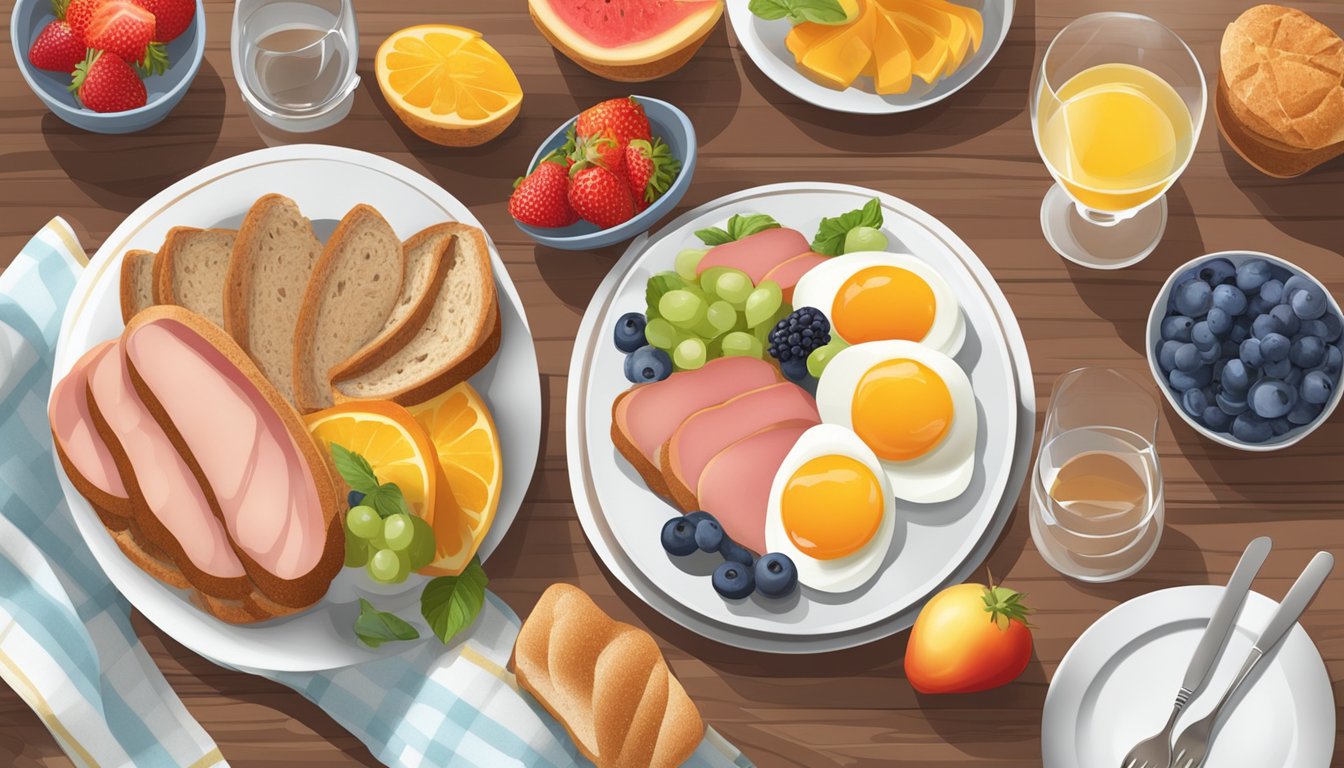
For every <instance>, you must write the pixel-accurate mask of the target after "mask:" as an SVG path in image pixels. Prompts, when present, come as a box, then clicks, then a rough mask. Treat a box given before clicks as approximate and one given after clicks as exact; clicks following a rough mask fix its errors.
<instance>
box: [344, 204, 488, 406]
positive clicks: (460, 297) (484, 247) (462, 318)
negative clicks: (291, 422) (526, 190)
mask: <svg viewBox="0 0 1344 768" xmlns="http://www.w3.org/2000/svg"><path fill="white" fill-rule="evenodd" d="M445 241H450V246H449V247H450V256H447V257H446V258H450V260H451V262H452V263H451V266H450V268H449V271H448V274H447V276H446V277H445V278H444V279H443V284H442V286H441V287H440V288H439V292H438V295H437V297H436V299H435V302H434V306H433V308H432V309H431V310H430V311H429V313H428V316H427V317H426V318H425V321H424V323H423V324H422V325H421V326H420V328H419V330H418V331H417V332H416V333H415V335H414V336H413V337H412V338H411V339H410V340H409V341H408V342H406V344H404V345H403V346H401V347H400V348H396V349H393V348H392V345H383V346H382V347H380V348H378V349H377V350H374V351H371V352H370V353H369V354H365V355H363V356H358V357H356V358H355V359H351V360H349V361H347V362H346V363H345V364H343V365H342V366H340V367H339V368H337V369H336V370H334V371H333V372H332V377H331V379H332V392H331V394H332V397H333V398H334V399H335V400H336V401H337V402H345V401H348V400H367V399H384V400H392V401H394V402H397V403H400V404H402V405H414V404H416V403H421V402H424V401H426V400H430V399H432V398H433V397H434V396H436V395H438V394H440V393H442V392H445V391H447V390H448V389H449V388H451V387H453V386H455V385H457V384H458V383H460V382H463V381H466V380H467V379H468V378H470V377H471V376H472V375H473V374H475V373H476V372H477V371H479V370H481V369H482V368H484V367H485V364H486V363H488V362H490V358H492V357H494V355H495V352H496V351H498V350H499V339H500V331H501V320H500V314H499V301H498V297H497V295H496V293H495V280H494V272H493V270H492V268H491V266H490V246H489V244H488V243H487V242H486V239H485V233H483V232H481V230H479V229H477V228H476V227H472V226H469V225H466V224H461V223H458V222H448V223H444V224H439V225H436V226H433V227H430V228H429V229H426V230H425V231H423V232H421V233H419V234H417V235H416V236H415V237H413V238H411V240H410V241H409V242H408V245H410V244H413V243H421V244H424V245H425V246H426V247H430V246H429V245H428V244H431V243H435V242H445Z"/></svg>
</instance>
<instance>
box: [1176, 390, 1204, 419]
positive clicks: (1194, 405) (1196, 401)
mask: <svg viewBox="0 0 1344 768" xmlns="http://www.w3.org/2000/svg"><path fill="white" fill-rule="evenodd" d="M1181 407H1182V408H1184V409H1185V412H1186V413H1188V414H1190V415H1191V416H1194V417H1196V418H1198V417H1199V415H1200V414H1201V413H1203V412H1204V409H1205V408H1208V407H1209V394H1208V393H1207V392H1205V391H1204V390H1202V389H1187V390H1185V392H1184V393H1182V395H1181Z"/></svg>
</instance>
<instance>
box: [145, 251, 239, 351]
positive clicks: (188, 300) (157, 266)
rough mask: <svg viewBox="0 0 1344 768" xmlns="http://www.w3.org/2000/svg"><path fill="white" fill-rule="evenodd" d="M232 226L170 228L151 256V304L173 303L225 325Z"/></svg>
mask: <svg viewBox="0 0 1344 768" xmlns="http://www.w3.org/2000/svg"><path fill="white" fill-rule="evenodd" d="M237 235H238V233H237V232H235V231H234V230H232V229H196V228H195V227H173V228H172V229H170V230H169V231H168V237H166V238H165V239H164V241H163V247H162V248H160V249H159V253H158V255H157V256H155V258H154V303H155V304H176V305H178V306H179V307H185V308H187V309H189V310H191V311H192V312H195V313H196V314H198V315H200V316H201V317H204V318H205V319H206V320H209V321H210V322H212V323H214V324H215V325H218V326H221V327H222V326H223V325H224V285H225V282H226V280H227V279H228V272H229V260H230V258H231V257H232V254H233V241H234V239H235V238H236V237H237Z"/></svg>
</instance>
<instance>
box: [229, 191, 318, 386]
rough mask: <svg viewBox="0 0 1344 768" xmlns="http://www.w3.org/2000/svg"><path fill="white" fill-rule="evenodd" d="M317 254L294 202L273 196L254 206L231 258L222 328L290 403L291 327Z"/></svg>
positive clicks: (314, 238)
mask: <svg viewBox="0 0 1344 768" xmlns="http://www.w3.org/2000/svg"><path fill="white" fill-rule="evenodd" d="M321 253H322V243H321V241H319V240H318V239H317V236H316V235H314V234H313V227H312V224H311V223H309V221H308V219H306V218H304V216H303V213H302V212H300V211H299V206H298V204H296V203H295V202H294V201H293V200H290V199H289V198H287V197H285V196H284V195H275V194H271V195H265V196H263V197H261V198H259V199H258V200H257V201H256V202H255V203H253V204H252V207H251V208H250V209H249V210H248V212H247V216H245V217H244V218H243V223H242V226H240V227H239V228H238V236H237V237H236V238H235V239H234V242H233V251H232V253H231V254H230V255H229V268H228V270H227V274H226V279H225V285H224V305H223V311H224V329H225V330H226V331H228V332H229V335H230V336H232V337H233V338H234V340H235V341H237V342H238V345H239V346H241V347H242V348H243V350H244V351H246V352H247V354H248V355H249V356H251V358H252V359H253V360H254V361H256V363H257V366H258V367H259V368H261V371H262V373H264V374H265V375H266V378H267V379H268V380H269V381H270V382H271V384H273V385H274V386H275V388H276V389H277V390H279V392H280V394H281V395H282V396H283V397H284V398H285V399H286V400H289V401H290V402H293V400H294V384H293V370H294V328H295V326H296V325H297V323H298V319H299V306H300V305H301V304H302V303H303V293H304V288H305V287H306V286H307V285H308V280H309V278H310V277H311V276H312V274H313V267H314V266H315V265H316V264H317V259H318V257H319V256H320V255H321Z"/></svg>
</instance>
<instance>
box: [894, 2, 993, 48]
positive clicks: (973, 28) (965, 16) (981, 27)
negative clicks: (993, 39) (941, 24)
mask: <svg viewBox="0 0 1344 768" xmlns="http://www.w3.org/2000/svg"><path fill="white" fill-rule="evenodd" d="M910 1H911V2H912V3H917V4H919V5H927V6H929V7H931V8H937V9H938V10H940V11H942V12H944V13H947V14H951V15H952V16H956V17H957V18H959V19H961V20H962V21H963V22H965V24H966V30H967V32H968V34H969V35H970V37H971V51H972V52H975V51H979V50H980V43H981V42H982V41H983V40H984V38H985V19H984V17H983V16H981V15H980V12H979V11H977V10H975V9H974V8H967V7H966V6H964V5H957V4H956V3H949V2H948V1H947V0H910Z"/></svg>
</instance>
